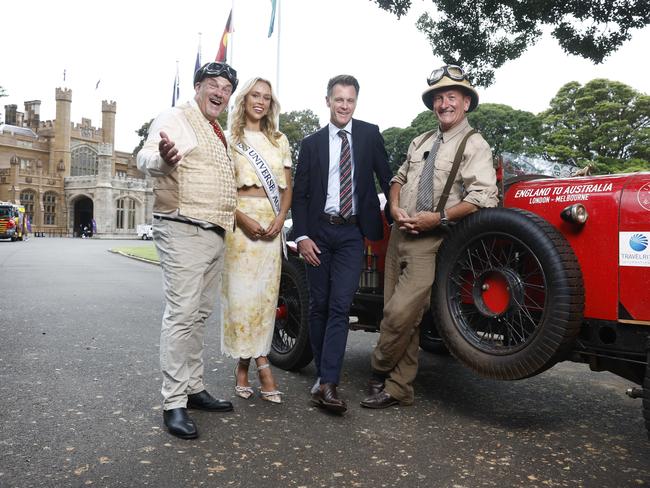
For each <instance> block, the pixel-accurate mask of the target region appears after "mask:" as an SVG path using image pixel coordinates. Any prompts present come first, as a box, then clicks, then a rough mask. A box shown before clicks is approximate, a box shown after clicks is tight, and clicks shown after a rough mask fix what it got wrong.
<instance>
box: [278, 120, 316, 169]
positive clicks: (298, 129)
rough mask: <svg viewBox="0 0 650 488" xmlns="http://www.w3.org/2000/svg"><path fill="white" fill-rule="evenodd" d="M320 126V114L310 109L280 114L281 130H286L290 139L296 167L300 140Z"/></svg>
mask: <svg viewBox="0 0 650 488" xmlns="http://www.w3.org/2000/svg"><path fill="white" fill-rule="evenodd" d="M319 127H320V122H319V120H318V116H317V115H316V114H315V113H314V112H312V111H311V110H309V109H306V110H294V111H292V112H287V113H281V114H280V130H281V131H282V132H284V134H285V135H286V136H287V139H288V140H289V147H291V159H292V160H293V163H294V167H295V164H296V163H297V162H298V152H299V151H300V142H301V141H302V140H303V139H304V138H305V137H306V136H308V135H309V134H311V133H312V132H316V131H317V130H318V128H319Z"/></svg>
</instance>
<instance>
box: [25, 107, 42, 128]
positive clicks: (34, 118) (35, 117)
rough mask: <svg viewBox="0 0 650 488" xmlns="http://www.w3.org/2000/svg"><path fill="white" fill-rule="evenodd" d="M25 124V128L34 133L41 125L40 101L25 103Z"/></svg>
mask: <svg viewBox="0 0 650 488" xmlns="http://www.w3.org/2000/svg"><path fill="white" fill-rule="evenodd" d="M25 123H26V124H27V127H29V128H30V129H32V130H34V131H36V129H38V126H39V125H40V123H41V101H40V100H31V101H29V102H25Z"/></svg>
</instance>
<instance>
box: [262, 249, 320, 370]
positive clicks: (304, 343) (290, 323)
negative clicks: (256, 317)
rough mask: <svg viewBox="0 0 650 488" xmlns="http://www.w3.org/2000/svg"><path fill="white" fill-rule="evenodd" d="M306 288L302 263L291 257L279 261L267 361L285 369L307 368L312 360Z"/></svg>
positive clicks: (307, 292) (305, 276)
mask: <svg viewBox="0 0 650 488" xmlns="http://www.w3.org/2000/svg"><path fill="white" fill-rule="evenodd" d="M308 290H309V288H308V286H307V275H306V273H305V265H304V263H303V262H302V261H301V260H300V259H298V258H296V257H293V256H289V259H285V260H283V261H282V273H281V275H280V294H279V296H278V312H277V314H276V319H275V329H274V331H273V340H272V342H271V352H270V353H269V360H270V361H271V363H273V365H274V366H277V367H278V368H282V369H285V370H298V369H300V368H304V367H305V366H307V365H308V364H309V363H310V362H311V360H312V358H313V354H312V352H311V345H310V343H309V291H308Z"/></svg>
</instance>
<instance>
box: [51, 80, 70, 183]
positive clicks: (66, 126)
mask: <svg viewBox="0 0 650 488" xmlns="http://www.w3.org/2000/svg"><path fill="white" fill-rule="evenodd" d="M71 105H72V90H70V89H68V88H57V89H56V121H55V124H54V147H53V150H52V152H51V153H50V154H51V155H52V156H51V159H50V171H51V172H52V173H55V172H57V171H62V172H63V176H70V134H71V132H72V126H71V124H70V107H71Z"/></svg>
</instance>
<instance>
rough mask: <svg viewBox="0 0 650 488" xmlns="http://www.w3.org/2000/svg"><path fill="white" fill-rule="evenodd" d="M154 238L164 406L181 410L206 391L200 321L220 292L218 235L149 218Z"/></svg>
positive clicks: (219, 245)
mask: <svg viewBox="0 0 650 488" xmlns="http://www.w3.org/2000/svg"><path fill="white" fill-rule="evenodd" d="M153 238H154V243H155V245H156V249H157V250H158V255H159V256H160V266H161V268H162V274H163V293H164V296H165V311H164V314H163V319H162V329H161V332H160V368H161V370H162V374H163V385H162V390H161V392H162V395H163V399H164V400H163V409H164V410H170V409H172V408H184V407H186V405H187V395H188V394H193V393H198V392H200V391H202V390H204V389H205V386H204V384H203V335H204V330H205V321H206V319H207V318H208V317H209V316H210V314H211V313H212V310H213V308H214V304H215V301H216V300H217V297H218V296H219V286H220V282H221V270H222V268H223V251H224V245H223V238H222V237H221V236H220V235H219V234H217V233H216V232H214V231H212V230H205V229H202V228H200V227H198V226H196V225H191V224H185V223H182V222H173V221H169V220H161V219H157V218H154V223H153Z"/></svg>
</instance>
